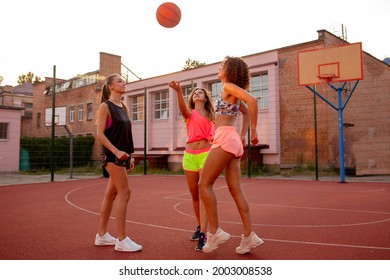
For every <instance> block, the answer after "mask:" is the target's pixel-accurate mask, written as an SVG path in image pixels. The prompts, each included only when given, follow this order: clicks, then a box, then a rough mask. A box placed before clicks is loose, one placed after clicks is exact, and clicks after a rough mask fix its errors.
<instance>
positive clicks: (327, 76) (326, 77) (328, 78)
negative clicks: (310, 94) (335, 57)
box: [317, 74, 336, 84]
mask: <svg viewBox="0 0 390 280" xmlns="http://www.w3.org/2000/svg"><path fill="white" fill-rule="evenodd" d="M317 77H318V79H321V80H324V81H325V82H327V83H328V84H329V83H331V82H332V81H333V78H334V77H336V75H335V74H321V75H319V76H317Z"/></svg>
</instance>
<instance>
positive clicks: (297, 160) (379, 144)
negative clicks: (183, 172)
mask: <svg viewBox="0 0 390 280" xmlns="http://www.w3.org/2000/svg"><path fill="white" fill-rule="evenodd" d="M347 43H348V42H346V41H344V40H343V39H341V38H339V37H337V36H335V35H333V34H331V33H329V32H327V31H326V30H320V31H318V39H316V40H314V41H310V42H305V43H302V44H298V45H293V46H287V47H283V48H280V49H276V50H271V51H267V52H262V53H257V54H252V55H248V56H245V57H243V58H244V59H245V61H246V62H247V63H248V65H249V67H250V70H251V73H252V82H251V93H252V94H253V95H254V96H256V98H258V105H259V106H258V108H259V111H258V120H259V121H258V134H259V136H260V141H261V143H262V144H265V145H268V149H260V151H259V152H260V153H261V154H262V156H263V157H262V158H263V162H262V163H263V164H265V165H266V166H267V167H268V168H270V169H272V170H280V169H281V168H291V167H294V166H297V165H313V164H314V163H315V161H316V153H315V145H316V144H315V143H316V142H315V137H314V135H315V131H314V130H315V127H314V119H316V120H317V128H316V130H317V132H318V140H317V146H318V151H319V152H318V156H317V158H318V162H319V166H320V167H321V168H330V169H333V168H336V169H337V168H339V160H338V159H339V155H338V150H339V147H338V128H337V113H336V112H335V111H334V110H333V109H332V108H331V107H329V106H328V105H327V104H326V103H325V102H322V101H321V100H318V101H314V97H313V94H312V93H311V92H310V91H309V90H308V89H307V88H305V87H300V86H298V77H297V52H298V51H302V50H310V49H318V48H327V47H332V46H340V45H344V44H347ZM363 47H364V45H363ZM363 64H364V65H363V71H364V80H362V81H360V83H359V85H358V87H357V89H356V91H355V93H354V95H353V96H352V98H351V99H350V101H349V103H348V107H347V108H346V109H345V110H344V129H345V130H344V140H345V141H344V142H345V153H344V155H345V168H346V169H348V170H351V171H353V172H354V173H356V174H357V175H374V174H390V141H389V139H390V110H389V109H388V108H390V69H389V65H387V64H385V63H384V62H382V61H380V60H378V59H376V58H374V57H373V56H371V55H370V54H368V53H365V52H363ZM219 65H220V63H219V62H218V63H214V64H209V65H205V66H202V67H198V68H195V69H191V70H185V71H180V72H176V73H171V74H167V75H163V76H158V77H153V78H150V79H145V80H140V81H135V82H132V83H129V84H127V87H126V95H125V99H124V100H125V102H126V103H127V104H128V106H129V108H130V112H131V117H132V120H133V134H134V141H135V149H136V152H135V155H136V156H137V157H143V155H144V146H145V147H146V148H147V149H146V153H147V154H148V155H149V157H151V158H160V159H166V161H167V163H168V166H169V167H170V168H171V169H176V168H178V166H180V162H181V159H182V154H183V150H184V146H185V139H186V137H185V125H184V123H183V121H182V118H181V117H180V115H179V110H178V108H177V107H178V106H177V102H176V96H175V94H174V92H173V91H172V90H171V89H170V88H169V87H168V85H167V84H168V82H169V81H171V80H178V81H181V85H182V88H183V93H184V95H186V96H187V95H188V94H189V92H190V91H191V89H192V87H194V86H197V87H204V88H207V89H208V90H209V91H210V92H212V95H213V97H215V96H216V95H217V94H219V92H220V88H221V84H220V82H219V81H218V80H217V73H218V68H219ZM321 87H322V88H321V90H322V93H323V94H324V95H325V96H326V97H327V98H329V99H330V100H332V101H333V102H335V100H336V96H335V94H334V91H333V90H332V89H331V88H329V87H328V86H323V85H321ZM145 102H146V106H145ZM315 103H316V112H317V113H316V116H314V104H315ZM237 123H238V124H239V123H240V120H238V121H237ZM237 129H239V127H237Z"/></svg>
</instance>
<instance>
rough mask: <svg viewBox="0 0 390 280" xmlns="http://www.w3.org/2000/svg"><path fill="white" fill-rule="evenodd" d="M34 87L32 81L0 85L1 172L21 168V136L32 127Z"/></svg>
mask: <svg viewBox="0 0 390 280" xmlns="http://www.w3.org/2000/svg"><path fill="white" fill-rule="evenodd" d="M32 89H33V86H32V84H31V83H25V84H22V85H18V86H15V87H12V86H1V87H0V173H13V172H18V171H19V169H20V168H19V167H20V156H19V155H20V137H24V136H29V135H30V133H31V127H32V122H31V121H32V112H33V108H32V104H33V103H32V99H33V97H32Z"/></svg>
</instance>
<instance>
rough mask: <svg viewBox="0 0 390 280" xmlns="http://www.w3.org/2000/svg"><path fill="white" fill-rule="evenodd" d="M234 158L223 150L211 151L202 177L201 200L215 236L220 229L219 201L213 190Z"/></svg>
mask: <svg viewBox="0 0 390 280" xmlns="http://www.w3.org/2000/svg"><path fill="white" fill-rule="evenodd" d="M233 158H234V156H233V155H232V154H230V153H227V152H225V151H224V150H222V149H221V148H216V149H211V150H210V152H209V154H208V156H207V159H206V162H205V164H204V166H203V170H202V175H201V176H200V182H199V190H200V194H201V199H202V200H203V202H204V205H205V207H206V212H207V217H208V221H209V232H210V233H211V234H214V233H215V232H216V231H217V229H218V227H219V223H218V211H217V200H216V197H215V194H214V191H213V189H212V187H213V184H214V182H215V180H216V179H217V178H218V176H219V175H220V174H221V172H222V171H223V170H224V168H225V166H226V165H227V164H228V163H229V162H230V161H231V160H232V159H233Z"/></svg>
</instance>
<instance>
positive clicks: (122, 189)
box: [106, 163, 131, 241]
mask: <svg viewBox="0 0 390 280" xmlns="http://www.w3.org/2000/svg"><path fill="white" fill-rule="evenodd" d="M106 169H107V171H108V172H109V173H110V179H111V180H112V183H113V185H114V186H115V189H116V191H117V193H118V194H117V197H118V201H117V203H116V209H115V212H116V226H117V230H118V239H119V241H121V240H123V239H124V238H126V236H127V234H126V213H127V205H128V203H129V200H130V194H131V193H130V188H129V184H128V178H127V172H126V168H124V167H120V166H116V165H115V164H113V163H108V164H107V167H106Z"/></svg>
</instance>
